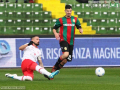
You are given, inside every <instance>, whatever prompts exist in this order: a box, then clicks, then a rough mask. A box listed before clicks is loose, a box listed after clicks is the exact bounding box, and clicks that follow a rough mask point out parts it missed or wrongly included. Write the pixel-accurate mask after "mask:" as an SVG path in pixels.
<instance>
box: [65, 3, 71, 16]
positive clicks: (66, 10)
mask: <svg viewBox="0 0 120 90" xmlns="http://www.w3.org/2000/svg"><path fill="white" fill-rule="evenodd" d="M65 13H66V17H68V18H69V17H71V13H72V7H71V6H70V5H66V6H65Z"/></svg>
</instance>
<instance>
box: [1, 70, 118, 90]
mask: <svg viewBox="0 0 120 90" xmlns="http://www.w3.org/2000/svg"><path fill="white" fill-rule="evenodd" d="M47 70H48V71H50V70H51V68H47ZM105 71H106V72H105V75H104V76H103V77H97V76H96V75H95V68H63V69H61V70H60V73H59V75H57V76H56V77H55V79H54V80H52V81H50V80H48V79H46V78H44V76H43V75H41V74H39V73H38V72H36V71H35V72H34V80H33V81H18V80H14V79H11V78H7V77H5V73H12V74H13V73H16V74H18V75H22V72H21V69H0V87H1V86H25V88H26V90H120V68H105Z"/></svg>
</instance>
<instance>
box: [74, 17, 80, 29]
mask: <svg viewBox="0 0 120 90" xmlns="http://www.w3.org/2000/svg"><path fill="white" fill-rule="evenodd" d="M75 25H76V27H77V29H79V28H82V27H81V24H80V21H79V20H78V18H77V21H76V24H75Z"/></svg>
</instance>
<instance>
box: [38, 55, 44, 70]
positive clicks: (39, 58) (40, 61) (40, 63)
mask: <svg viewBox="0 0 120 90" xmlns="http://www.w3.org/2000/svg"><path fill="white" fill-rule="evenodd" d="M38 63H39V65H40V66H41V67H42V68H44V66H43V63H42V59H41V56H39V57H38Z"/></svg>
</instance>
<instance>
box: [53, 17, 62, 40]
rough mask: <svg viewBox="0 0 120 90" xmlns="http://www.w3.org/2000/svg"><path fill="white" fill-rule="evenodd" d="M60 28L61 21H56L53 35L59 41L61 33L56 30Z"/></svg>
mask: <svg viewBox="0 0 120 90" xmlns="http://www.w3.org/2000/svg"><path fill="white" fill-rule="evenodd" d="M60 26H61V24H60V21H59V19H57V21H56V23H55V25H54V27H53V33H54V35H55V38H56V39H57V40H59V33H57V31H56V30H57V29H58V28H59V27H60Z"/></svg>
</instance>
